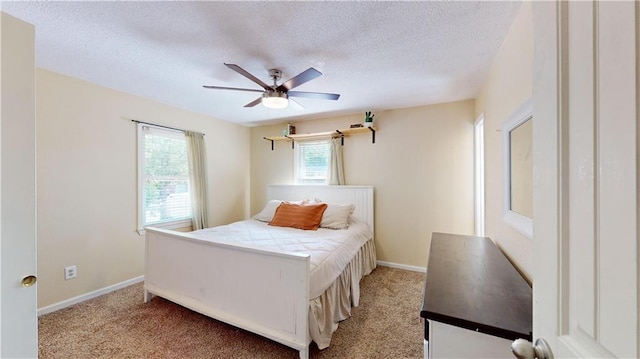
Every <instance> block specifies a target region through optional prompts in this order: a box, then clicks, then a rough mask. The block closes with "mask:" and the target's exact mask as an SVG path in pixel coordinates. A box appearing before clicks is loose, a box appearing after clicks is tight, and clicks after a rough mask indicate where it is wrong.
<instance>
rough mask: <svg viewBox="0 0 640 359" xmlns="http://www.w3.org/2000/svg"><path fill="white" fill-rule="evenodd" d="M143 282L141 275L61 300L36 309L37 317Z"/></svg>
mask: <svg viewBox="0 0 640 359" xmlns="http://www.w3.org/2000/svg"><path fill="white" fill-rule="evenodd" d="M143 280H144V276H143V275H141V276H139V277H135V278H131V279H128V280H125V281H124V282H120V283H116V284H114V285H110V286H108V287H105V288H102V289H98V290H94V291H93V292H89V293H86V294H82V295H79V296H77V297H73V298H70V299H67V300H63V301H62V302H58V303H54V304H51V305H48V306H46V307H42V308H40V309H38V316H41V315H44V314H49V313H53V312H55V311H56V310H60V309H63V308H66V307H70V306H72V305H74V304H77V303H80V302H84V301H85V300H89V299H93V298H95V297H99V296H101V295H103V294H107V293H110V292H113V291H115V290H118V289H122V288H125V287H128V286H130V285H132V284H136V283H140V282H142V281H143Z"/></svg>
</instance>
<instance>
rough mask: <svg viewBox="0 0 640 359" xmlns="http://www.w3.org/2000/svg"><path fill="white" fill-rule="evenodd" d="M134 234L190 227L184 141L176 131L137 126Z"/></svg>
mask: <svg viewBox="0 0 640 359" xmlns="http://www.w3.org/2000/svg"><path fill="white" fill-rule="evenodd" d="M138 146H139V147H138V179H139V185H138V197H139V207H138V208H139V209H140V210H139V214H138V217H139V218H138V223H139V227H140V228H139V229H138V231H139V232H140V231H142V228H143V227H144V226H146V225H159V226H160V227H164V228H180V227H186V226H189V225H190V224H191V223H190V222H191V197H190V194H189V162H188V160H187V140H186V137H185V135H184V133H182V132H180V131H173V130H167V129H163V128H159V127H154V126H149V125H145V124H139V125H138Z"/></svg>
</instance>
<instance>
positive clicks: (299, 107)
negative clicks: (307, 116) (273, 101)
mask: <svg viewBox="0 0 640 359" xmlns="http://www.w3.org/2000/svg"><path fill="white" fill-rule="evenodd" d="M289 104H290V105H291V106H290V107H291V108H293V109H295V110H304V106H302V105H301V104H300V102H298V101H296V100H294V99H292V98H289Z"/></svg>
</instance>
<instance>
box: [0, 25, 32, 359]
mask: <svg viewBox="0 0 640 359" xmlns="http://www.w3.org/2000/svg"><path fill="white" fill-rule="evenodd" d="M0 15H1V17H0V275H1V277H0V282H1V286H0V323H1V327H0V357H1V358H35V357H36V356H37V355H38V350H37V349H38V342H37V334H38V332H37V330H38V322H37V315H36V307H37V304H36V286H35V285H32V286H23V285H22V280H23V278H25V277H27V276H29V275H35V273H36V252H35V251H36V249H35V245H36V209H35V202H36V196H35V193H36V184H35V180H36V178H35V61H34V59H35V52H34V40H35V32H34V28H33V26H31V25H29V24H27V23H25V22H22V21H20V20H18V19H15V18H13V17H11V16H9V15H7V14H5V13H1V14H0ZM27 284H29V283H27Z"/></svg>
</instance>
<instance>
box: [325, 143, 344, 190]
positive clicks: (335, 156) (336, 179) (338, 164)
mask: <svg viewBox="0 0 640 359" xmlns="http://www.w3.org/2000/svg"><path fill="white" fill-rule="evenodd" d="M328 177H329V184H330V185H343V184H345V183H344V164H343V160H342V144H341V140H340V138H334V139H332V140H331V146H330V149H329V176H328Z"/></svg>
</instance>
